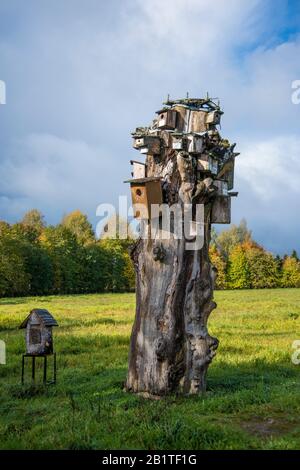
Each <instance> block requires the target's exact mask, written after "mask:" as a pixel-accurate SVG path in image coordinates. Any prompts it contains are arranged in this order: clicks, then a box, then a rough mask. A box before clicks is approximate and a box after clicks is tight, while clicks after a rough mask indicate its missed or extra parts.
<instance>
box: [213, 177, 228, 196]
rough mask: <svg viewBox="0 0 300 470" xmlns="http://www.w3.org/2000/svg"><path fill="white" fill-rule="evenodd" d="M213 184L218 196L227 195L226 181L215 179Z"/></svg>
mask: <svg viewBox="0 0 300 470" xmlns="http://www.w3.org/2000/svg"><path fill="white" fill-rule="evenodd" d="M214 185H215V186H216V187H217V188H218V196H228V183H227V181H224V180H215V181H214Z"/></svg>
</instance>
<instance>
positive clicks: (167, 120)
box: [157, 109, 176, 129]
mask: <svg viewBox="0 0 300 470" xmlns="http://www.w3.org/2000/svg"><path fill="white" fill-rule="evenodd" d="M157 114H158V118H157V127H158V128H159V129H175V127H176V111H174V110H173V109H163V110H161V111H158V113H157Z"/></svg>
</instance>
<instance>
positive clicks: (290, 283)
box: [0, 209, 300, 297]
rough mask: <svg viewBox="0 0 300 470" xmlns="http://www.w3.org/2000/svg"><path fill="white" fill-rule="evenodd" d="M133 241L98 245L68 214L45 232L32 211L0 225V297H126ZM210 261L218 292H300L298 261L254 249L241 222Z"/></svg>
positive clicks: (218, 241) (216, 245)
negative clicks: (116, 294)
mask: <svg viewBox="0 0 300 470" xmlns="http://www.w3.org/2000/svg"><path fill="white" fill-rule="evenodd" d="M133 243H134V240H133V238H129V239H127V240H121V239H109V238H100V240H97V239H96V237H95V233H94V231H93V228H92V225H91V223H90V222H89V221H88V218H87V216H86V215H85V214H83V213H82V212H80V211H78V210H77V211H73V212H71V213H70V214H67V215H65V216H64V217H63V219H62V220H61V222H60V223H59V224H57V225H50V226H47V224H46V223H45V219H44V216H43V215H42V214H41V213H40V212H39V211H38V210H36V209H33V210H31V211H29V212H27V213H26V214H25V216H24V217H23V219H22V220H21V221H19V222H17V223H15V224H8V223H7V222H5V221H0V296H1V297H13V296H25V295H26V296H28V295H32V296H35V295H50V294H78V293H93V292H94V293H96V292H128V291H132V290H134V285H135V274H134V267H133V264H132V261H131V259H130V255H129V249H130V246H131V245H132V244H133ZM210 258H211V261H212V263H213V264H214V266H215V267H216V268H217V270H218V277H217V284H216V288H217V289H255V288H271V287H273V288H274V287H300V261H299V259H298V256H297V253H296V252H295V251H294V252H293V253H292V254H291V255H290V256H288V255H286V256H283V257H279V256H273V255H272V254H271V253H269V252H267V251H266V250H265V249H264V248H263V247H262V246H260V245H259V244H258V243H256V242H255V241H254V240H253V238H252V234H251V231H250V230H248V228H247V224H246V222H245V221H242V222H241V223H240V224H239V225H237V226H236V225H233V226H232V227H231V228H230V229H228V230H225V231H223V232H221V233H220V234H217V233H216V232H215V231H214V230H213V231H212V240H211V245H210Z"/></svg>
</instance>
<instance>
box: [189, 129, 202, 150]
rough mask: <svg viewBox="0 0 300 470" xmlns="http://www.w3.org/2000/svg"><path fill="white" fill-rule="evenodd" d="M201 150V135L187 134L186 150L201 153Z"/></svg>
mask: <svg viewBox="0 0 300 470" xmlns="http://www.w3.org/2000/svg"><path fill="white" fill-rule="evenodd" d="M202 150H203V137H202V136H200V135H197V134H190V135H188V136H187V151H188V152H189V153H201V152H202Z"/></svg>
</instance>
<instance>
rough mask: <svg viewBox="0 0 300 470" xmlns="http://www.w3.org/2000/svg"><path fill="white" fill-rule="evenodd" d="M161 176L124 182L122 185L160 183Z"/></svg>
mask: <svg viewBox="0 0 300 470" xmlns="http://www.w3.org/2000/svg"><path fill="white" fill-rule="evenodd" d="M161 179H162V176H152V177H149V178H134V179H131V180H127V181H124V183H131V184H146V183H151V182H152V181H160V180H161Z"/></svg>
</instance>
